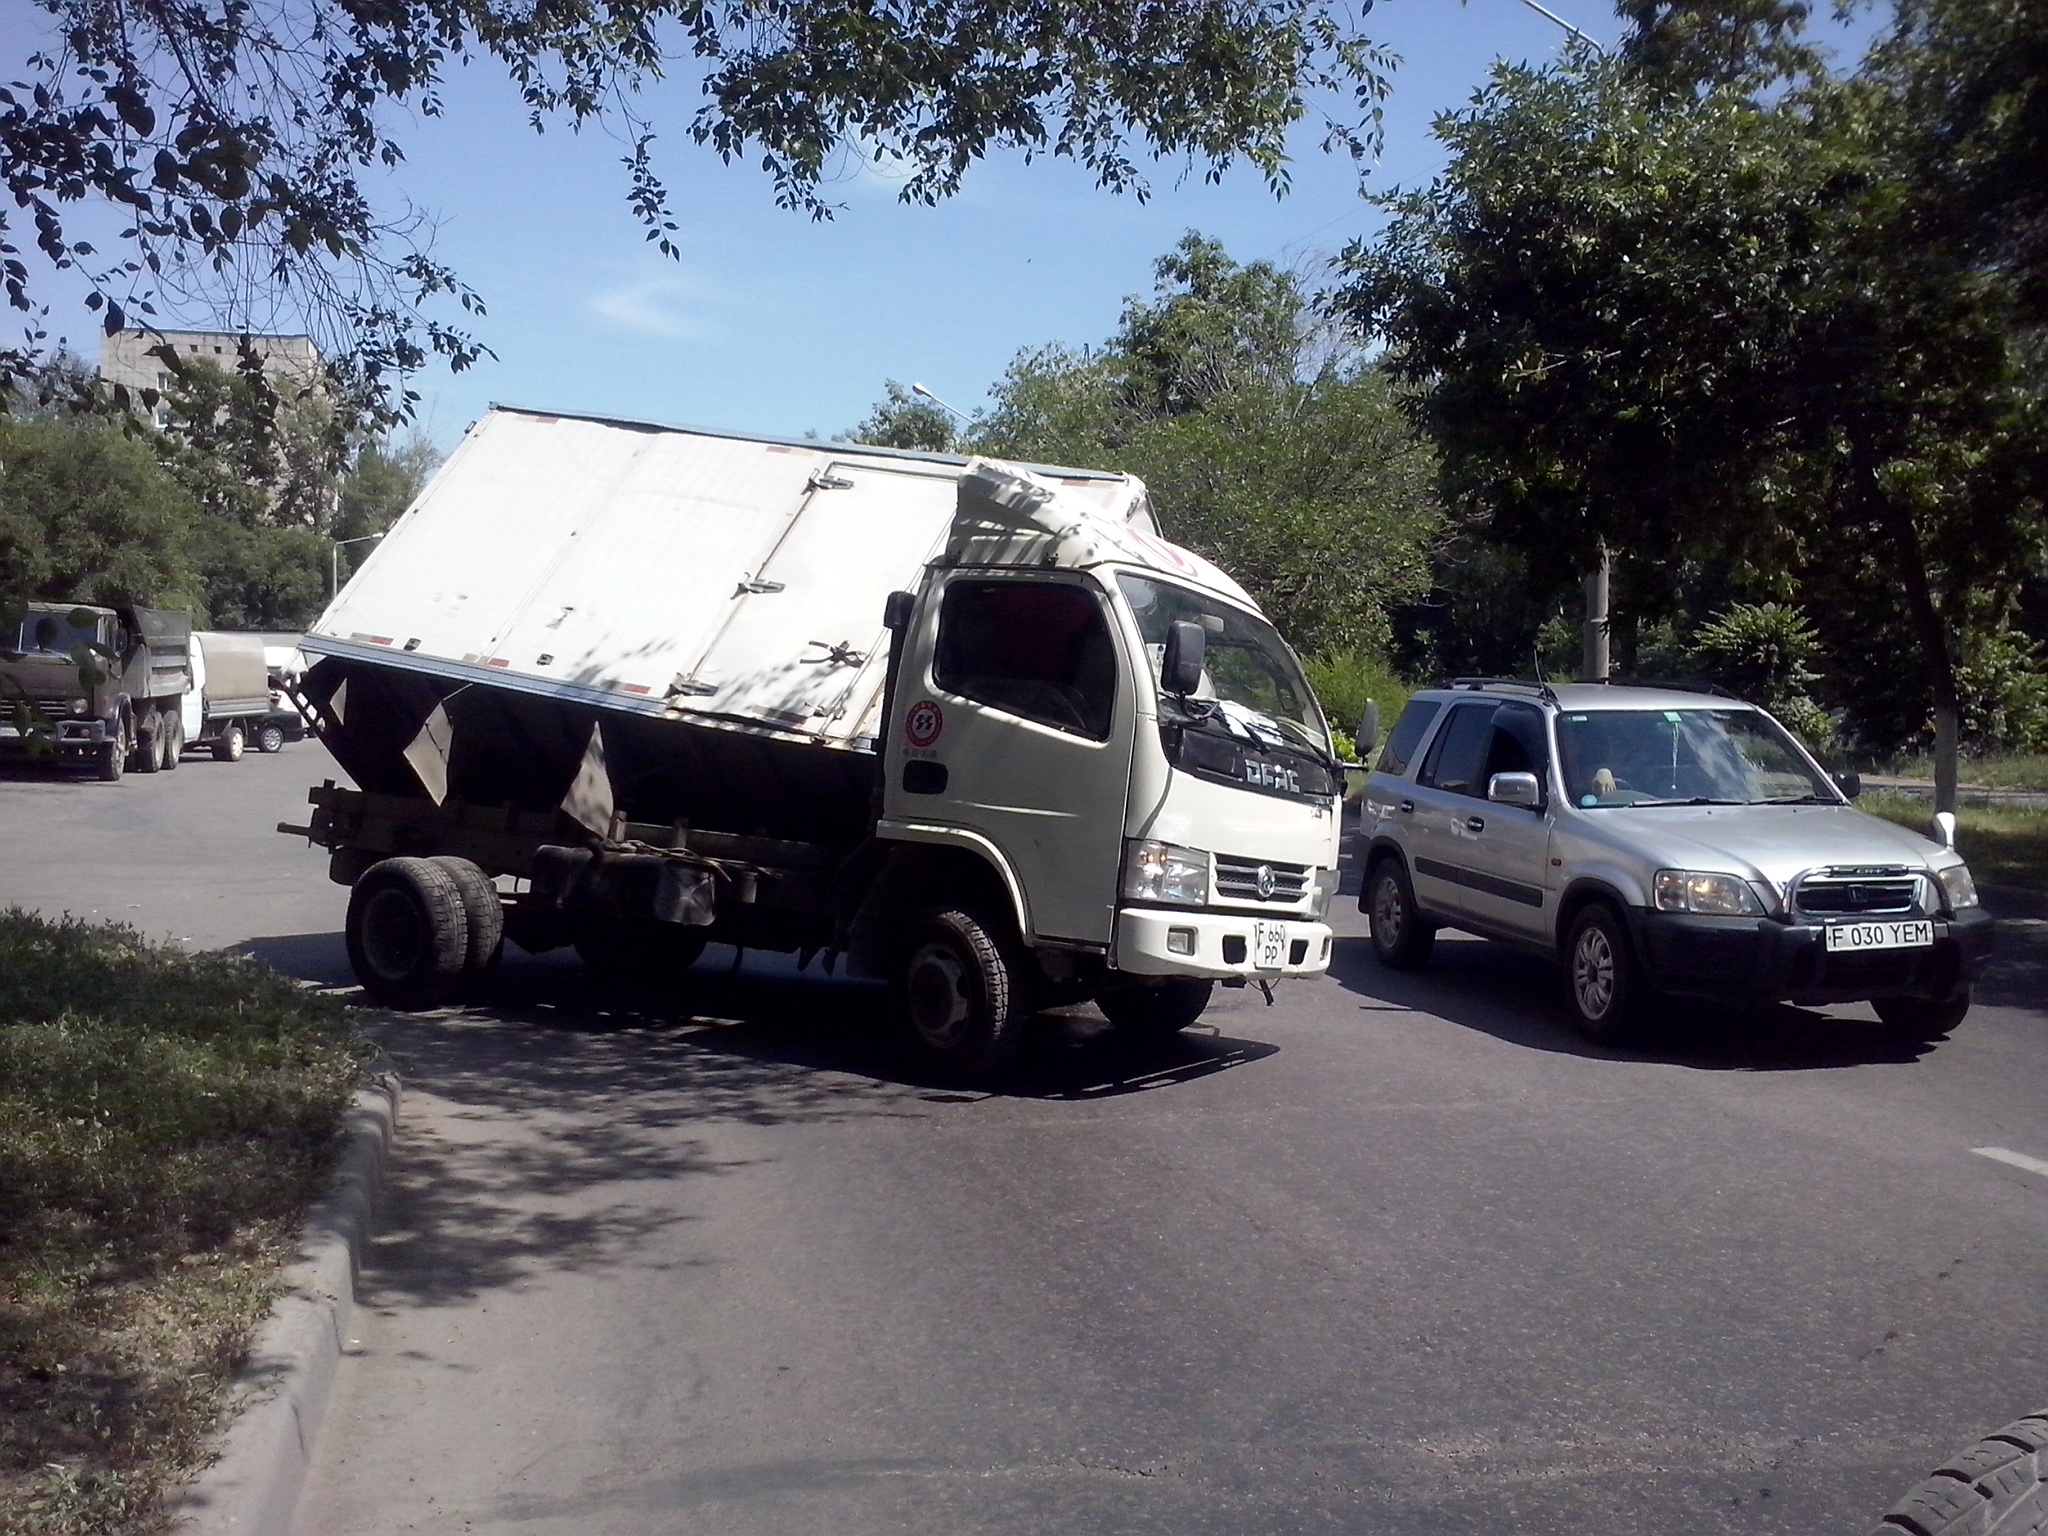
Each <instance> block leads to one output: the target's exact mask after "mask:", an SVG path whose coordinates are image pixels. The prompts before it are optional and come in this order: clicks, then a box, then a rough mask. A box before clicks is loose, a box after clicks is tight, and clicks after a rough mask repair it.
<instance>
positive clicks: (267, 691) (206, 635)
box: [184, 629, 285, 763]
mask: <svg viewBox="0 0 2048 1536" xmlns="http://www.w3.org/2000/svg"><path fill="white" fill-rule="evenodd" d="M276 712H277V710H276V705H275V704H274V703H273V702H272V700H271V688H270V668H269V664H268V661H267V659H266V657H265V652H264V641H263V636H261V635H255V634H233V633H229V632H226V631H222V630H210V629H198V630H194V631H193V632H192V687H191V690H190V691H189V692H188V693H187V694H186V695H185V739H184V745H185V746H186V747H188V748H197V747H204V748H206V749H208V750H209V751H211V752H212V753H213V755H214V757H215V758H217V759H218V760H219V761H221V762H223V763H232V762H238V761H240V759H241V756H242V751H243V749H244V748H245V747H247V746H250V745H252V744H253V745H254V746H256V747H257V748H258V749H259V750H261V751H264V752H275V751H277V750H278V749H279V748H281V747H282V746H283V745H284V741H285V733H284V731H283V730H282V728H280V727H279V726H278V725H277V724H275V723H274V722H273V720H272V716H273V715H274V714H275V713H276Z"/></svg>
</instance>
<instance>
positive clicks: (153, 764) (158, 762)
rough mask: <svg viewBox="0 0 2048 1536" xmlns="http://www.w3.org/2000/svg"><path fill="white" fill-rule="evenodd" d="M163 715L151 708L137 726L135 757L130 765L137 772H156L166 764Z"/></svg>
mask: <svg viewBox="0 0 2048 1536" xmlns="http://www.w3.org/2000/svg"><path fill="white" fill-rule="evenodd" d="M163 728H164V722H163V716H161V715H159V714H158V713H157V712H156V711H155V710H151V711H150V712H149V713H148V714H146V715H144V716H143V717H142V720H141V723H140V724H138V725H137V726H136V728H135V758H134V761H133V762H131V763H130V764H129V765H128V766H129V767H131V768H133V769H134V770H135V771H136V772H137V773H155V772H156V771H157V769H159V768H161V767H163V765H164V740H163V735H162V731H163Z"/></svg>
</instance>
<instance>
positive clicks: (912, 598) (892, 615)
mask: <svg viewBox="0 0 2048 1536" xmlns="http://www.w3.org/2000/svg"><path fill="white" fill-rule="evenodd" d="M916 607H917V597H916V595H915V594H914V593H910V592H891V593H890V594H889V596H888V598H887V599H886V600H885V601H884V602H883V604H882V628H884V629H886V630H888V631H889V632H890V633H891V634H897V635H900V634H902V633H903V631H905V630H906V629H908V628H910V614H911V610H912V609H914V608H916Z"/></svg>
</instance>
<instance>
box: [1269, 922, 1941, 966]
mask: <svg viewBox="0 0 2048 1536" xmlns="http://www.w3.org/2000/svg"><path fill="white" fill-rule="evenodd" d="M1930 942H1931V941H1930ZM1252 950H1253V953H1254V955H1255V957H1256V958H1254V959H1253V961H1252V964H1253V965H1255V966H1257V967H1258V968H1259V969H1260V970H1262V971H1277V970H1279V969H1280V967H1281V965H1282V963H1283V962H1285V960H1286V958H1287V928H1286V925H1285V924H1282V923H1254V924H1252Z"/></svg>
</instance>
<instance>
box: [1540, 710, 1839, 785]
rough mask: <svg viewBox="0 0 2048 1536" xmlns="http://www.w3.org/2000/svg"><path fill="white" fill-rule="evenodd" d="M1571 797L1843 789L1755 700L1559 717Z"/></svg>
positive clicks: (1560, 746)
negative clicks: (1750, 704) (1749, 704)
mask: <svg viewBox="0 0 2048 1536" xmlns="http://www.w3.org/2000/svg"><path fill="white" fill-rule="evenodd" d="M1557 746H1558V757H1559V766H1560V767H1561V768H1562V769H1563V771H1564V780H1565V790H1566V793H1567V794H1569V795H1570V797H1571V802H1572V804H1574V805H1577V806H1580V807H1583V808H1585V809H1588V810H1592V809H1596V808H1602V807H1608V806H1626V805H1797V804H1814V803H1822V804H1827V805H1834V804H1837V803H1839V802H1840V801H1841V799H1842V797H1841V795H1840V794H1839V793H1838V792H1837V791H1836V789H1835V787H1834V786H1833V785H1832V784H1830V783H1829V782H1828V781H1827V779H1826V777H1825V775H1823V774H1820V773H1818V772H1816V771H1815V769H1814V767H1813V764H1812V763H1811V761H1809V760H1808V758H1807V756H1806V754H1805V753H1804V752H1802V751H1800V749H1799V746H1798V744H1797V743H1796V742H1794V741H1793V740H1792V738H1791V737H1790V736H1788V735H1786V734H1785V731H1784V729H1783V728H1782V727H1780V726H1779V725H1778V724H1777V722H1776V721H1774V720H1772V719H1771V717H1770V716H1768V715H1766V714H1764V713H1763V712H1762V711H1761V710H1755V709H1740V708H1734V709H1628V710H1623V709H1599V710H1585V711H1580V712H1576V713H1574V712H1569V711H1568V712H1566V713H1565V714H1562V715H1560V716H1559V717H1558V721H1557Z"/></svg>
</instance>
